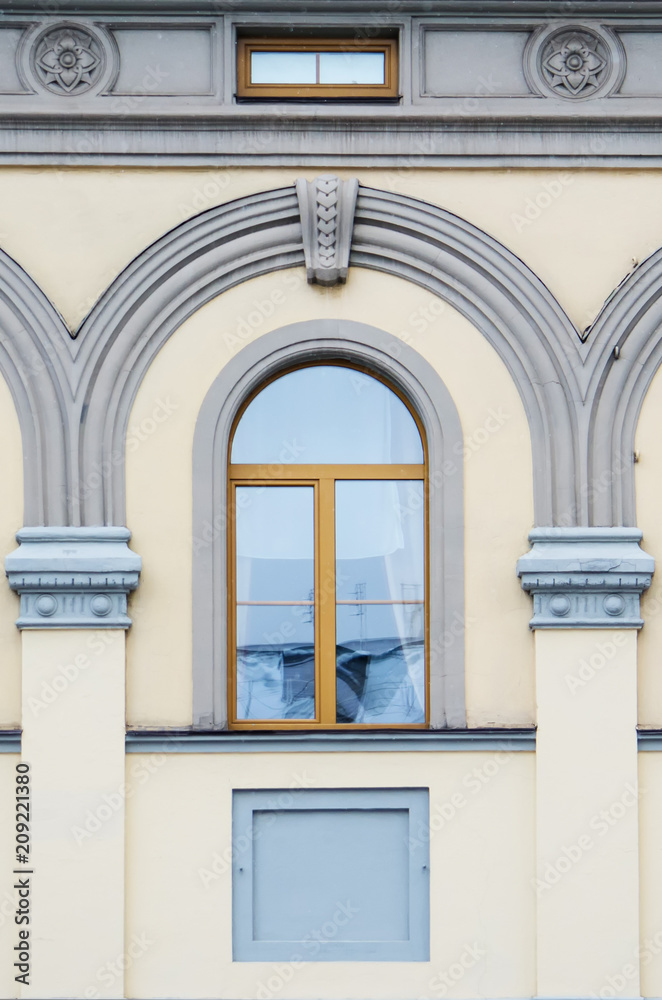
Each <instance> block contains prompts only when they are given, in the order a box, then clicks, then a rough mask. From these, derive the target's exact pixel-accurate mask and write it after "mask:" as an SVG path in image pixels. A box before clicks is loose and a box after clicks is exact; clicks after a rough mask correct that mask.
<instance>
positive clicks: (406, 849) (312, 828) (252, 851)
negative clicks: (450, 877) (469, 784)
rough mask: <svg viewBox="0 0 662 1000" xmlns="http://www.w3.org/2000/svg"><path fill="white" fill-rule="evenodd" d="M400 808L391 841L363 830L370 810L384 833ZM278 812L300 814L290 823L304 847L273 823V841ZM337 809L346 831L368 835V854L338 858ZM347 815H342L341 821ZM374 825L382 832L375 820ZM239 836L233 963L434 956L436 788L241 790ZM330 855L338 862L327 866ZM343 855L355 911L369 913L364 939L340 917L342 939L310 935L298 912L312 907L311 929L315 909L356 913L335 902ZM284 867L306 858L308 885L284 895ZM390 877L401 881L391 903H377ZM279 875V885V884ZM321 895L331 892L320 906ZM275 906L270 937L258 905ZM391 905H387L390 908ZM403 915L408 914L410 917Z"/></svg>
mask: <svg viewBox="0 0 662 1000" xmlns="http://www.w3.org/2000/svg"><path fill="white" fill-rule="evenodd" d="M396 810H397V812H396V813H395V816H397V818H398V819H399V821H400V829H399V830H398V832H397V833H396V836H395V837H393V831H391V834H390V836H389V835H388V834H386V833H385V831H384V835H385V837H386V841H385V843H384V842H382V840H381V839H379V840H378V841H377V842H376V841H375V837H374V835H369V836H365V833H364V835H363V836H362V835H361V826H362V824H363V823H365V822H366V820H367V817H368V816H372V817H374V818H375V819H376V820H378V821H379V826H378V827H377V830H380V831H383V830H384V827H383V826H382V824H383V823H384V822H387V819H386V818H387V816H388V813H389V811H396ZM265 811H267V812H268V813H270V814H271V815H270V820H269V821H267V823H266V824H264V825H262V824H260V818H264V813H265ZM403 812H404V813H405V814H406V815H405V816H402V813H403ZM278 813H280V814H281V815H283V816H284V815H287V814H289V815H290V817H291V818H292V817H295V816H296V817H298V819H297V820H295V826H294V829H293V828H292V827H291V826H290V825H289V824H288V829H289V831H290V833H291V834H292V837H293V838H294V840H295V842H297V846H296V850H293V848H292V844H291V842H290V840H289V839H285V840H284V839H283V838H282V834H281V835H280V836H279V834H278V832H277V831H274V832H275V837H273V839H272V837H271V836H270V835H269V833H268V824H270V822H271V821H275V822H276V823H278V820H277V819H276V817H277V814H278ZM333 813H336V815H337V816H338V818H339V819H340V817H343V818H344V819H345V823H343V827H344V834H343V835H341V836H342V839H344V838H347V839H348V840H350V841H351V840H353V838H354V836H356V838H357V840H358V842H359V843H361V841H362V845H361V846H360V847H358V851H359V852H360V853H359V856H360V858H361V860H359V859H358V858H357V857H355V856H353V857H352V858H350V857H348V856H347V855H345V856H344V858H343V860H342V861H340V858H339V856H338V855H339V854H340V853H341V852H342V851H343V847H342V839H341V841H340V842H338V841H337V840H335V839H334V840H333V841H329V840H328V839H327V838H324V837H323V835H322V836H321V831H323V830H324V829H325V828H326V827H328V823H329V822H330V821H331V816H332V815H333ZM398 814H399V815H398ZM348 819H349V821H350V828H349V829H348V826H347V820H348ZM403 820H404V822H403ZM340 821H341V823H342V819H341V820H340ZM258 824H259V825H258ZM297 828H298V830H297ZM371 829H372V831H373V834H374V833H375V832H376V830H375V828H374V827H371ZM281 830H282V826H281ZM295 831H296V832H295ZM366 832H367V831H366ZM262 834H264V838H262ZM378 836H379V835H378ZM232 843H233V845H239V844H241V849H238V850H233V851H232V960H233V962H288V961H290V960H292V959H293V958H294V960H295V961H296V959H297V958H298V959H299V960H301V958H302V957H304V956H305V957H304V960H307V961H313V962H338V961H350V962H428V961H429V959H430V790H429V788H425V787H422V788H421V787H409V788H402V787H395V788H384V787H378V788H375V787H371V788H295V789H272V788H266V789H264V788H233V789H232ZM386 845H388V846H386ZM331 859H333V860H331ZM327 861H328V862H329V863H330V865H331V870H329V868H327ZM334 862H335V863H334ZM339 862H340V863H341V865H342V868H343V872H349V873H350V882H351V886H352V888H351V890H350V891H351V892H352V900H353V901H355V902H358V910H355V912H358V911H359V910H360V912H361V918H362V921H363V927H364V928H365V930H364V935H365V937H364V938H361V937H360V936H359V935H358V934H356V935H355V934H351V935H348V938H349V939H348V938H345V937H344V934H343V932H342V930H341V925H340V924H337V930H336V933H337V937H331V938H330V937H326V936H324V937H323V936H322V935H316V934H315V933H313V934H312V935H311V934H310V933H306V934H304V933H303V931H302V930H301V929H300V928H301V923H300V921H299V920H297V917H298V916H299V914H300V913H305V914H306V921H305V922H304V924H303V927H304V928H308V927H310V924H309V923H308V919H309V916H312V922H313V926H315V925H317V926H318V927H320V926H321V927H324V919H325V917H326V916H327V914H328V913H329V910H328V909H327V908H329V907H330V912H331V913H333V911H334V910H335V911H336V912H335V914H334V919H335V916H336V914H337V915H338V916H340V914H341V913H342V912H343V910H344V912H345V913H350V914H351V912H352V911H351V910H348V909H345V908H344V907H343V905H342V903H341V902H340V901H338V900H337V895H336V893H337V892H338V886H337V881H336V879H335V877H334V875H333V874H332V871H333V868H334V867H335V866H336V865H338V863H339ZM282 866H287V867H290V866H293V867H295V868H296V869H297V871H299V870H300V866H301V868H302V869H303V871H304V872H305V873H306V874H307V875H308V878H307V879H306V880H305V884H306V888H304V887H303V883H300V885H299V887H298V891H297V892H296V893H286V894H285V899H284V900H283V896H282V891H279V890H281V887H282V886H283V884H284V882H285V879H284V877H283V874H284V873H283V872H282V870H281V869H282ZM396 866H397V867H396ZM287 867H286V870H287ZM366 868H368V869H369V870H370V871H369V874H368V872H367V871H366ZM274 875H275V876H276V878H275V880H274V878H273V876H274ZM366 875H368V878H367V879H366ZM383 879H385V880H386V881H387V883H388V884H389V885H390V886H391V888H392V889H395V893H394V896H393V897H392V900H391V901H390V903H385V901H384V900H383V899H381V900H379V902H378V901H377V899H376V898H375V896H376V893H375V885H376V884H377V883H379V882H381V881H382V880H383ZM274 881H275V883H276V886H278V888H275V887H274ZM391 882H392V885H391ZM345 885H347V879H345ZM267 887H268V888H267ZM288 888H289V886H288ZM307 893H308V895H307ZM354 893H356V896H355V895H354ZM320 898H321V900H323V902H322V903H321V906H320ZM281 900H282V902H281ZM283 903H284V904H285V905H283ZM348 903H349V901H348ZM273 904H275V911H274V909H271V908H270V915H271V917H272V919H273V918H274V917H276V920H275V922H274V923H275V926H273V930H270V932H269V935H268V937H267V935H265V938H264V939H260V936H259V926H260V906H261V905H262V906H264V907H265V908H266V907H271V906H273ZM385 905H386V906H387V907H388V909H386V910H385V909H383V907H384V906H385ZM336 907H338V909H336ZM263 912H264V911H263ZM276 914H277V916H276ZM404 914H406V920H404V921H403V920H402V917H403V916H404ZM385 916H386V917H388V916H391V919H395V921H396V922H398V923H399V924H400V926H399V929H398V931H397V936H396V934H393V932H391V936H390V939H389V938H387V939H386V940H385V939H384V937H385V935H384V934H383V933H379V931H378V928H379V927H380V926H381V927H382V928H383V926H384V925H383V923H382V920H383V917H385ZM346 919H347V918H346ZM391 927H393V925H391ZM311 936H313V937H316V944H318V945H319V950H317V949H316V950H315V951H314V952H311V953H309V952H306V951H305V942H306V941H309V940H310V938H311ZM297 950H299V954H298V955H297ZM295 956H296V957H295Z"/></svg>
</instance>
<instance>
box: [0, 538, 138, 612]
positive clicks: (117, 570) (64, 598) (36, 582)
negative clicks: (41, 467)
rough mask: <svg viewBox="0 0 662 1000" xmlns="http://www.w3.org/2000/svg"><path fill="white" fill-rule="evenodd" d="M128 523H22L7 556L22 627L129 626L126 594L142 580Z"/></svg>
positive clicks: (8, 571)
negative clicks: (80, 525)
mask: <svg viewBox="0 0 662 1000" xmlns="http://www.w3.org/2000/svg"><path fill="white" fill-rule="evenodd" d="M130 537H131V532H130V531H128V529H127V528H117V527H108V528H52V527H51V528H22V529H21V530H20V531H19V532H18V533H17V535H16V538H17V541H18V542H19V548H18V549H16V550H15V551H14V552H12V553H10V555H8V556H7V557H6V559H5V571H6V573H7V577H8V579H9V586H10V587H11V589H12V590H15V591H16V592H17V593H18V594H20V597H21V611H20V617H19V618H18V621H17V622H16V624H17V626H18V628H19V629H24V628H30V629H38V628H76V629H78V628H94V629H99V628H114V629H126V628H128V627H129V626H130V624H131V620H130V618H129V617H128V616H127V594H129V593H130V591H132V590H135V588H136V587H137V586H138V578H139V575H140V569H141V560H140V556H137V555H136V554H135V553H134V552H131V550H130V549H129V547H128V544H127V543H128V541H129V539H130Z"/></svg>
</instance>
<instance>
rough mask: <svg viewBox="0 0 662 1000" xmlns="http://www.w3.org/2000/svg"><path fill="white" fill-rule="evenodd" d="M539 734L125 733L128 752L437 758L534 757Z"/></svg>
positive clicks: (518, 731) (499, 731)
mask: <svg viewBox="0 0 662 1000" xmlns="http://www.w3.org/2000/svg"><path fill="white" fill-rule="evenodd" d="M535 748H536V731H535V729H476V730H472V729H466V730H457V729H456V730H453V731H448V730H446V731H444V732H423V731H420V730H418V731H415V732H414V731H412V732H404V731H401V732H395V731H392V732H390V733H383V732H375V733H373V732H368V731H363V732H356V733H352V732H338V733H334V734H333V735H330V734H329V733H319V732H310V733H244V732H241V733H240V732H234V733H230V732H225V733H196V732H193V731H191V730H182V731H169V730H162V731H159V732H149V731H140V730H134V731H132V732H128V733H127V734H126V752H127V753H269V752H270V753H350V752H352V753H354V752H358V753H385V752H388V753H410V752H412V751H415V752H418V753H438V752H440V751H453V752H462V753H467V752H481V753H484V752H489V753H492V752H495V751H496V752H504V753H515V752H519V751H524V752H533V751H535Z"/></svg>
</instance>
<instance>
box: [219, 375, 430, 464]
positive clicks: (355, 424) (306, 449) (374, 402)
mask: <svg viewBox="0 0 662 1000" xmlns="http://www.w3.org/2000/svg"><path fill="white" fill-rule="evenodd" d="M231 461H232V462H234V463H235V464H243V465H263V464H267V463H272V462H276V463H285V464H297V465H312V464H317V463H333V464H361V463H372V464H380V465H381V464H388V463H392V462H396V463H402V464H408V465H409V464H411V465H414V464H420V463H422V462H423V446H422V443H421V436H420V434H419V432H418V428H417V426H416V422H415V420H414V418H413V417H412V415H411V413H410V412H409V410H408V409H407V407H406V406H405V405H404V403H403V402H402V400H401V399H400V398H399V397H398V396H396V394H395V393H394V392H393V391H392V390H391V389H389V388H388V387H387V386H385V385H384V383H383V382H380V381H379V380H378V379H376V378H372V377H371V376H370V375H365V374H364V373H363V372H359V371H356V369H353V368H343V367H341V366H340V365H315V366H313V367H311V368H300V369H298V370H297V371H294V372H288V373H287V375H282V376H281V377H280V378H277V379H275V380H274V381H273V382H270V383H269V385H267V386H266V387H265V388H264V389H263V390H262V392H260V393H259V394H258V395H257V396H256V397H255V399H253V400H252V402H251V403H250V404H249V405H248V406H247V408H246V410H245V412H244V415H243V416H242V418H241V420H240V421H239V424H238V425H237V429H236V432H235V435H234V441H233V444H232V457H231Z"/></svg>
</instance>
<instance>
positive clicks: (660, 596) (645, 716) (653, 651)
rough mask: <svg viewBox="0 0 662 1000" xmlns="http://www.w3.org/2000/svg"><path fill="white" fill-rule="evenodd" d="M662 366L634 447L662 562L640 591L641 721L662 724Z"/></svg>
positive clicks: (653, 551) (649, 534)
mask: <svg viewBox="0 0 662 1000" xmlns="http://www.w3.org/2000/svg"><path fill="white" fill-rule="evenodd" d="M660 413H662V369H659V370H658V372H657V373H656V375H655V377H654V378H653V381H652V383H651V386H650V388H649V390H648V393H647V394H646V398H645V399H644V404H643V406H642V409H641V415H640V417H639V423H638V425H637V434H636V439H635V447H636V449H637V451H638V452H639V461H638V462H637V464H636V465H635V486H636V498H637V524H638V526H639V527H640V528H641V529H642V531H643V533H644V537H643V541H642V543H641V544H642V548H644V549H645V551H646V552H648V553H649V554H650V555H652V556H653V557H654V558H655V564H656V566H657V568H658V572H657V574H656V575H655V576H654V577H653V583H652V586H651V588H650V590H648V591H647V592H646V593H645V594H644V595H643V597H642V601H641V616H642V618H643V619H644V622H645V625H644V627H643V629H642V630H641V632H640V633H639V654H638V655H639V659H638V672H639V724H640V725H641V726H646V727H648V728H651V729H659V728H662V671H660V648H662V574H660V572H659V567H660V565H661V564H662V519H661V518H660V496H661V495H662V435H661V434H660Z"/></svg>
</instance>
